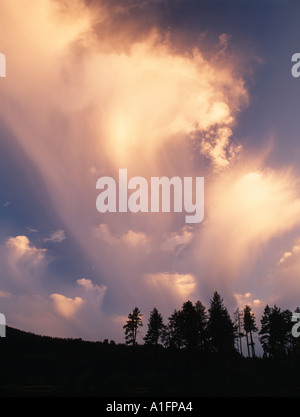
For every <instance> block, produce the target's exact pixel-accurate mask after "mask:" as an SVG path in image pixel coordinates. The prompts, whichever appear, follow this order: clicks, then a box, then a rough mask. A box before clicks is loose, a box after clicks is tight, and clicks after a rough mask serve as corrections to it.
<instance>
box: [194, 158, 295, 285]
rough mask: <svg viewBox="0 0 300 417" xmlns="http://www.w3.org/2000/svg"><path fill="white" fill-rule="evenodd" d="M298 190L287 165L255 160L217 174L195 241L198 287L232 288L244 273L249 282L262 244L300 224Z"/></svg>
mask: <svg viewBox="0 0 300 417" xmlns="http://www.w3.org/2000/svg"><path fill="white" fill-rule="evenodd" d="M298 190H299V179H298V178H297V175H296V173H294V172H293V171H292V170H291V169H290V168H286V169H284V168H283V169H282V170H272V169H270V168H267V167H264V166H263V165H261V166H260V167H259V166H257V165H255V164H254V163H253V161H252V162H251V161H248V164H247V163H245V161H244V162H243V163H241V164H237V166H236V167H235V168H233V169H232V170H231V171H230V172H228V175H226V176H223V179H220V178H219V180H218V181H217V182H216V183H215V184H214V185H213V186H212V187H211V188H210V193H209V195H207V199H208V201H207V206H208V209H207V213H206V220H205V222H204V224H203V228H202V229H201V231H200V230H199V233H198V236H197V238H196V240H197V245H195V246H194V251H195V252H194V256H195V258H197V262H196V263H198V267H199V274H200V276H202V277H203V280H202V279H201V278H200V279H199V282H200V287H201V285H202V284H203V286H204V288H205V287H206V288H209V289H210V290H212V289H213V288H214V287H215V286H219V287H221V288H222V289H223V290H224V292H230V291H232V288H233V287H232V286H233V285H234V284H235V283H236V282H237V281H239V282H240V283H241V285H242V286H243V285H245V282H244V283H243V277H244V279H247V280H248V285H251V278H249V276H251V270H252V268H253V266H254V265H255V262H256V261H257V260H258V259H260V256H261V253H262V251H263V250H264V249H265V248H266V246H267V245H268V244H270V242H271V241H272V239H275V238H278V237H282V236H284V234H285V233H287V232H289V231H291V230H292V229H293V228H295V227H297V226H299V223H300V220H299V219H300V217H299V214H300V195H299V191H298ZM205 275H209V280H206V279H205ZM245 277H247V278H245ZM271 291H272V290H271V289H270V292H271Z"/></svg>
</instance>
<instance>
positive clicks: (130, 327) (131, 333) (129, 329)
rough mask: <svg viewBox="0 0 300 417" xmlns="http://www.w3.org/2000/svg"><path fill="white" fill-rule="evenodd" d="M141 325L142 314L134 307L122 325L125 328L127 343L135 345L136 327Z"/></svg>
mask: <svg viewBox="0 0 300 417" xmlns="http://www.w3.org/2000/svg"><path fill="white" fill-rule="evenodd" d="M141 326H143V322H142V314H141V312H140V310H139V309H138V307H135V308H134V310H133V312H132V313H129V314H128V320H127V321H126V324H125V325H124V326H123V329H125V340H126V344H127V345H133V346H135V345H136V336H137V333H138V328H139V327H141Z"/></svg>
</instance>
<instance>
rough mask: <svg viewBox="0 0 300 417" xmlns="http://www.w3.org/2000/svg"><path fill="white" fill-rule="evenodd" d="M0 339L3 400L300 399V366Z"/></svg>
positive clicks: (21, 337)
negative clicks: (21, 398) (102, 398)
mask: <svg viewBox="0 0 300 417" xmlns="http://www.w3.org/2000/svg"><path fill="white" fill-rule="evenodd" d="M6 334H7V337H6V338H0V353H1V365H0V367H1V372H0V396H1V397H105V398H107V397H111V398H117V397H149V398H150V397H168V398H177V399H178V398H185V397H186V398H187V397H189V398H191V397H195V398H196V397H197V398H199V397H201V398H204V397H210V398H211V397H300V358H295V357H294V358H286V359H280V360H279V359H278V360H271V359H259V358H257V359H247V358H242V357H239V356H236V357H234V358H224V357H219V356H203V355H202V356H201V355H199V354H196V353H195V354H192V353H190V352H181V351H169V350H167V349H163V348H159V349H157V350H155V349H150V348H149V347H147V346H144V345H143V346H137V347H136V349H134V350H133V349H132V348H129V347H127V346H125V345H123V344H118V345H116V344H114V343H108V342H107V343H105V342H86V341H82V340H81V339H58V338H50V337H44V336H37V335H33V334H30V333H25V332H22V331H20V330H16V329H11V328H7V332H6Z"/></svg>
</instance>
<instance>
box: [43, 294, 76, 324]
mask: <svg viewBox="0 0 300 417" xmlns="http://www.w3.org/2000/svg"><path fill="white" fill-rule="evenodd" d="M50 299H51V300H52V301H53V307H54V310H55V311H56V312H57V313H59V314H61V315H62V316H63V317H65V318H69V317H72V316H73V315H74V314H75V313H77V311H78V310H79V308H80V307H81V306H82V304H83V300H82V298H80V297H75V298H69V297H65V296H64V295H62V294H51V295H50Z"/></svg>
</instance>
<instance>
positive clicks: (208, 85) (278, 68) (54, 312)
mask: <svg viewBox="0 0 300 417" xmlns="http://www.w3.org/2000/svg"><path fill="white" fill-rule="evenodd" d="M299 7H300V5H299V2H297V1H292V0H286V1H279V0H272V1H270V0H264V1H248V0H239V1H237V0H236V1H229V0H228V1H227V0H226V1H225V0H222V1H217V0H209V1H208V0H201V1H195V0H143V1H137V0H130V1H129V0H126V1H121V0H110V1H108V0H89V1H88V0H86V1H84V0H72V1H71V0H65V1H57V0H39V2H38V3H37V2H36V1H34V0H15V1H14V2H11V1H9V0H1V1H0V28H1V29H0V53H1V54H4V55H5V58H6V77H1V78H0V265H1V268H0V311H1V313H3V314H5V316H6V320H7V324H8V325H10V326H13V327H16V328H19V329H22V330H26V331H31V332H35V333H38V334H44V335H50V336H58V337H81V338H83V339H86V340H103V339H106V338H107V339H113V340H115V341H117V342H123V341H124V331H123V325H124V324H125V322H126V318H127V315H128V314H129V313H130V312H131V311H132V310H133V308H134V307H136V306H137V307H139V308H140V310H141V312H142V314H143V317H144V328H143V329H142V331H141V334H140V336H139V340H140V341H142V337H143V335H145V333H146V331H147V319H148V317H149V313H150V311H151V310H152V309H153V307H156V308H157V309H158V310H159V312H161V314H162V315H163V318H164V321H165V322H167V319H168V317H169V316H170V315H171V314H172V312H173V311H174V309H179V308H181V306H182V304H183V302H185V301H187V300H191V301H192V302H196V301H197V300H200V301H201V302H202V303H203V304H204V305H205V306H206V307H209V304H210V299H211V298H212V296H213V293H214V291H218V292H219V294H220V295H221V296H222V298H223V300H224V304H225V306H226V307H227V309H228V311H229V313H230V314H231V315H232V314H233V311H234V310H235V309H236V308H237V307H239V308H243V307H244V306H245V305H246V304H248V305H250V306H251V307H252V310H253V312H254V313H255V315H256V317H257V321H258V324H259V320H260V318H261V314H262V311H263V309H264V307H265V305H266V304H269V305H270V306H273V305H274V304H276V305H277V306H279V307H281V308H282V309H286V308H288V309H290V310H291V311H294V309H295V308H296V307H297V306H300V285H299V277H298V271H299V268H300V188H299V180H300V168H299V163H298V161H299V158H300V146H299V137H298V135H299V131H300V118H299V115H298V113H299V108H300V106H299V105H300V84H299V83H300V80H299V79H298V78H294V77H293V76H292V74H291V68H292V65H293V64H292V62H291V57H292V55H293V54H294V53H297V52H300V50H299V49H300V47H299V44H297V42H298V40H299V35H300V29H299V25H298V21H297V16H298V15H299V12H300V10H299ZM119 169H127V172H128V179H130V178H132V177H135V176H139V177H144V178H145V179H146V180H147V181H148V183H149V184H150V181H151V178H152V177H155V176H158V177H162V176H166V177H168V178H172V177H174V176H178V177H180V178H184V177H192V178H196V177H204V184H205V185H204V219H203V221H202V222H199V223H190V224H189V223H186V222H185V213H176V212H175V213H174V212H173V211H171V212H170V213H163V212H158V213H152V212H138V213H132V212H129V211H128V212H121V213H120V212H115V213H110V212H106V213H100V212H99V211H98V210H97V208H96V199H97V197H98V195H99V190H97V189H96V183H97V180H98V179H99V178H100V177H103V176H109V177H112V178H114V179H115V180H116V182H117V181H118V174H119Z"/></svg>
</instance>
